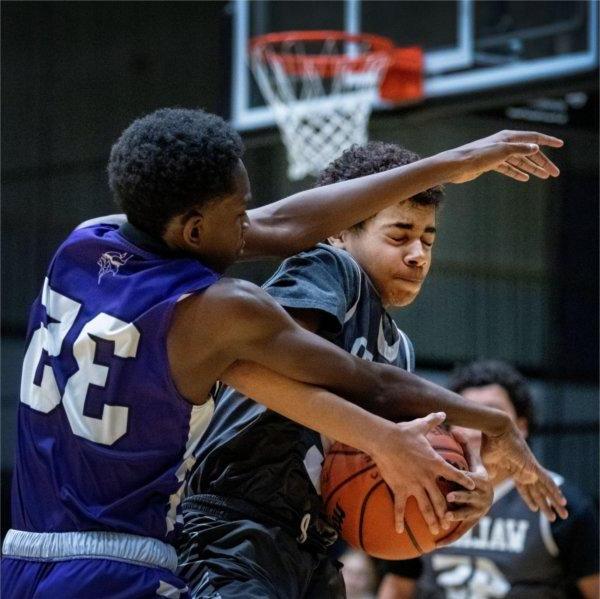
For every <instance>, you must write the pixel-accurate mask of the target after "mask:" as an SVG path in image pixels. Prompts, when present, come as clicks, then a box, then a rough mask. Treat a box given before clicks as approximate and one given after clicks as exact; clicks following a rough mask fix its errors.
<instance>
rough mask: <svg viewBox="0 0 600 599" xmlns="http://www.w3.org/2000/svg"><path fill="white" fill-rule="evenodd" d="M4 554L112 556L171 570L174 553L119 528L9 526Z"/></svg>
mask: <svg viewBox="0 0 600 599" xmlns="http://www.w3.org/2000/svg"><path fill="white" fill-rule="evenodd" d="M2 553H3V554H4V556H5V557H18V558H25V559H31V560H41V561H63V560H67V559H114V560H118V561H124V562H130V563H134V564H138V565H143V566H152V567H156V568H166V569H168V570H171V571H172V572H174V571H175V569H176V567H177V553H176V552H175V549H174V548H173V547H171V545H167V544H166V543H163V542H162V541H159V540H158V539H153V538H151V537H140V536H137V535H129V534H123V533H119V532H104V531H88V532H27V531H23V530H12V529H11V530H9V531H8V532H7V533H6V537H5V538H4V543H3V544H2Z"/></svg>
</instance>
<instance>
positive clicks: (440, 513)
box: [371, 412, 475, 535]
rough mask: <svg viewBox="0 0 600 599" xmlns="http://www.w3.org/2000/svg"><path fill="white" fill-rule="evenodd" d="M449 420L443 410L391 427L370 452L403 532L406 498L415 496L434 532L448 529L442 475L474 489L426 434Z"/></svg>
mask: <svg viewBox="0 0 600 599" xmlns="http://www.w3.org/2000/svg"><path fill="white" fill-rule="evenodd" d="M445 419H446V415H445V414H444V413H443V412H437V413H434V414H429V416H426V417H425V418H417V419H416V420H411V421H410V422H401V423H400V424H398V425H396V426H394V427H390V433H389V435H387V436H386V437H385V438H382V439H381V442H380V444H379V447H378V448H376V450H375V451H374V452H372V453H371V457H372V458H373V459H374V460H375V462H376V463H377V466H378V467H379V471H380V473H381V476H382V477H383V479H384V480H385V481H386V483H387V484H388V486H389V487H390V489H391V491H392V493H393V494H394V507H395V521H396V530H397V531H398V532H399V533H401V532H403V531H404V509H405V506H406V500H407V499H408V498H409V497H410V496H411V495H412V496H414V498H415V499H416V500H417V503H418V505H419V509H420V510H421V513H422V515H423V518H424V519H425V522H427V525H428V526H429V529H430V530H431V532H432V534H435V535H437V534H438V533H439V531H440V527H442V528H448V524H447V522H446V521H445V520H444V516H445V514H446V512H447V510H448V508H447V505H446V499H445V498H444V495H443V494H442V492H441V491H440V488H439V487H438V485H437V482H436V481H437V479H438V478H439V477H442V478H445V479H447V480H449V481H453V482H456V483H458V484H459V485H461V486H463V487H465V488H467V489H473V488H474V486H475V483H474V482H473V481H472V480H471V478H470V476H469V475H468V473H466V472H463V471H461V470H458V468H455V467H454V466H452V465H450V464H449V463H448V462H446V460H444V459H443V458H442V457H441V456H440V455H438V453H437V452H436V451H435V450H434V449H433V447H432V446H431V444H430V443H429V441H428V440H427V437H426V435H427V433H428V432H429V431H430V430H432V429H434V428H435V427H436V426H438V425H440V424H441V423H442V422H443V421H444V420H445Z"/></svg>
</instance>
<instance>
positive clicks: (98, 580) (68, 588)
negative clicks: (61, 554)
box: [0, 557, 189, 599]
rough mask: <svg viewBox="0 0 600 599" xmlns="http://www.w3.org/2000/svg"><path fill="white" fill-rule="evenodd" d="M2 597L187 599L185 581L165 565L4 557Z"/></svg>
mask: <svg viewBox="0 0 600 599" xmlns="http://www.w3.org/2000/svg"><path fill="white" fill-rule="evenodd" d="M1 589H2V591H1V593H0V595H1V596H2V599H30V598H35V599H84V598H85V599H156V598H157V597H170V598H173V599H186V598H187V597H189V595H188V594H187V591H186V588H185V583H183V582H182V581H181V579H180V578H179V577H177V576H176V575H175V574H173V573H172V572H170V571H169V570H166V569H163V568H152V567H147V566H140V565H136V564H130V563H127V562H121V561H117V560H111V559H68V560H64V561H33V560H32V561H30V560H28V559H20V558H9V557H3V558H2V585H1Z"/></svg>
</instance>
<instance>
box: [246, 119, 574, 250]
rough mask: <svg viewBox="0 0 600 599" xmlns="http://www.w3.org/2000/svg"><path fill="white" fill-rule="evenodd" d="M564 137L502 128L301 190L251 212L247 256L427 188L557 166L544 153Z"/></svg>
mask: <svg viewBox="0 0 600 599" xmlns="http://www.w3.org/2000/svg"><path fill="white" fill-rule="evenodd" d="M562 145H563V142H562V140H560V139H558V138H556V137H552V136H550V135H544V134H542V133H537V132H532V131H500V132H499V133H496V134H494V135H490V136H489V137H485V138H483V139H479V140H477V141H474V142H472V143H469V144H467V145H464V146H461V147H459V148H454V149H452V150H448V151H446V152H442V153H440V154H436V155H434V156H431V157H429V158H424V159H423V160H419V161H418V162H413V163H411V164H408V165H406V166H401V167H397V168H394V169H390V170H389V171H385V172H383V173H377V174H375V175H369V176H366V177H360V178H358V179H352V180H349V181H342V182H339V183H335V184H333V185H327V186H324V187H318V188H315V189H310V190H307V191H302V192H300V193H297V194H295V195H292V196H290V197H288V198H284V199H283V200H279V201H278V202H274V203H272V204H268V205H266V206H262V207H260V208H256V209H254V210H250V211H249V212H248V216H249V219H250V227H249V229H248V230H247V232H246V248H245V251H244V257H245V258H253V257H257V256H267V255H272V256H288V255H291V254H295V253H297V252H299V251H301V250H304V249H306V248H308V247H311V246H313V245H315V244H316V243H317V242H319V241H322V240H323V239H326V238H327V237H329V236H331V235H334V234H335V233H338V232H339V231H341V230H343V229H347V228H349V227H350V226H352V225H354V224H356V223H358V222H360V221H362V220H365V219H366V218H368V217H370V216H372V215H373V214H375V213H376V212H379V211H380V210H383V209H384V208H387V207H388V206H390V205H391V204H393V203H395V202H398V201H400V200H402V199H405V198H410V197H412V196H414V195H416V194H418V193H420V192H422V191H425V190H426V189H429V188H430V187H434V186H436V185H442V184H445V183H464V182H466V181H471V180H472V179H476V178H477V177H479V176H480V175H482V174H483V173H486V172H489V171H495V172H498V173H500V174H502V175H505V176H507V177H510V178H512V179H516V180H517V181H527V180H528V179H529V176H530V175H533V176H534V177H539V178H541V179H547V178H548V177H556V176H558V175H559V170H558V168H557V167H556V165H555V164H554V163H552V161H551V160H550V159H549V158H548V157H547V156H546V155H545V154H544V153H543V152H542V150H541V148H542V147H544V146H547V147H552V148H559V147H561V146H562Z"/></svg>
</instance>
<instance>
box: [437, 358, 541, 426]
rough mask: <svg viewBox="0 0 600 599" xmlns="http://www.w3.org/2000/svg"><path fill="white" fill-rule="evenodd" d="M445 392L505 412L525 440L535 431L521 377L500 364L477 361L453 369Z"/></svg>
mask: <svg viewBox="0 0 600 599" xmlns="http://www.w3.org/2000/svg"><path fill="white" fill-rule="evenodd" d="M447 386H448V389H450V390H451V391H454V392H455V393H459V394H460V395H462V396H463V397H465V398H466V399H470V400H473V401H476V402H477V403H480V404H482V405H486V406H490V407H492V408H497V409H499V410H502V411H503V412H506V413H507V414H509V415H510V417H511V418H512V419H513V420H514V421H515V422H516V424H517V426H518V427H519V430H520V431H521V432H522V433H523V435H525V436H527V435H528V433H530V432H532V431H533V430H534V427H535V419H534V411H533V410H534V404H533V397H532V394H531V390H530V389H529V385H528V384H527V381H526V380H525V378H524V377H523V375H522V374H521V373H520V372H518V371H517V370H515V368H513V367H512V366H511V365H510V364H507V363H506V362H501V361H500V360H479V361H476V362H472V363H470V364H467V365H466V366H462V367H459V368H457V369H456V370H455V371H454V372H453V373H452V374H451V375H450V379H449V381H448V385H447Z"/></svg>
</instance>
